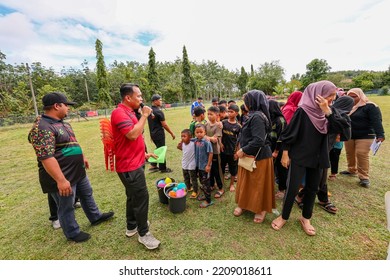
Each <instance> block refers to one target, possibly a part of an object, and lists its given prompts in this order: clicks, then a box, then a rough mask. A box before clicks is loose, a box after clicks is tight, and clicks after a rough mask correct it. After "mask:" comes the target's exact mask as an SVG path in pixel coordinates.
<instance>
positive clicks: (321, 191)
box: [298, 168, 329, 203]
mask: <svg viewBox="0 0 390 280" xmlns="http://www.w3.org/2000/svg"><path fill="white" fill-rule="evenodd" d="M321 170H322V172H321V173H320V183H319V186H318V192H317V197H318V200H319V201H320V202H323V203H326V202H328V201H329V196H328V168H324V169H321ZM305 194H306V186H305V187H304V188H303V189H302V190H301V191H300V192H299V193H298V196H299V197H300V198H303V197H304V196H305Z"/></svg>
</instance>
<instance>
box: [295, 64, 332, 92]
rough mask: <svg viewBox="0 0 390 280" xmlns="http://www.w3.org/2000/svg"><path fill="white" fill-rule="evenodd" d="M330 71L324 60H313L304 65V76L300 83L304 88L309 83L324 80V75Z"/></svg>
mask: <svg viewBox="0 0 390 280" xmlns="http://www.w3.org/2000/svg"><path fill="white" fill-rule="evenodd" d="M330 69H332V68H331V67H330V66H329V65H328V62H327V61H326V60H325V59H318V58H315V59H313V60H312V61H310V63H309V64H307V65H306V74H304V75H302V77H301V78H302V79H301V82H302V84H303V86H304V87H306V86H308V85H309V84H311V83H314V82H318V81H320V80H322V79H325V77H326V74H327V73H328V72H329V71H330Z"/></svg>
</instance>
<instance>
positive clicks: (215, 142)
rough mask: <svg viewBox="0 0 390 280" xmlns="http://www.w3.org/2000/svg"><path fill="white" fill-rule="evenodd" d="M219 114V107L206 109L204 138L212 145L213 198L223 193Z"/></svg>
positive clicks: (211, 173)
mask: <svg viewBox="0 0 390 280" xmlns="http://www.w3.org/2000/svg"><path fill="white" fill-rule="evenodd" d="M218 114H219V108H218V107H215V106H211V107H210V108H208V109H207V118H208V122H207V124H206V136H207V137H206V139H207V140H209V141H210V142H211V144H212V146H213V163H212V164H211V171H210V186H211V188H213V186H214V184H215V182H216V183H217V186H218V191H217V193H216V194H215V196H214V197H215V198H220V197H221V196H222V195H223V194H224V192H225V191H224V189H223V182H222V180H223V173H222V170H221V158H220V156H219V154H220V153H221V137H222V126H221V125H220V123H218V122H217V118H218Z"/></svg>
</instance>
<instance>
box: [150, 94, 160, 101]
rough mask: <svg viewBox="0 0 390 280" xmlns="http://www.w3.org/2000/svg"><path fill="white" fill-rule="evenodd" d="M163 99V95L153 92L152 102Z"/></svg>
mask: <svg viewBox="0 0 390 280" xmlns="http://www.w3.org/2000/svg"><path fill="white" fill-rule="evenodd" d="M159 99H161V95H159V94H153V96H152V102H153V101H156V100H159Z"/></svg>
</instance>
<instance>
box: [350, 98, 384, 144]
mask: <svg viewBox="0 0 390 280" xmlns="http://www.w3.org/2000/svg"><path fill="white" fill-rule="evenodd" d="M350 117H351V121H352V137H351V138H352V139H374V138H375V137H377V138H383V137H384V136H385V131H384V129H383V126H382V114H381V111H380V109H379V107H377V106H375V105H374V104H370V103H369V104H367V105H365V106H362V107H359V108H358V109H357V110H356V111H355V112H354V113H353V114H352V115H351V116H350Z"/></svg>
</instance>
